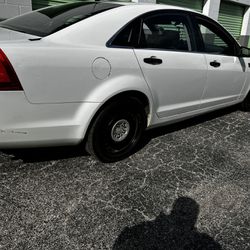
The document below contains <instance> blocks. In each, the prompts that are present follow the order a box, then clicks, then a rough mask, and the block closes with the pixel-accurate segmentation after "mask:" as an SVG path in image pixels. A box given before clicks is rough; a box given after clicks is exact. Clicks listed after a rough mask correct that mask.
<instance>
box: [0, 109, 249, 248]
mask: <svg viewBox="0 0 250 250" xmlns="http://www.w3.org/2000/svg"><path fill="white" fill-rule="evenodd" d="M249 169H250V114H249V113H243V112H241V111H238V110H237V108H235V107H233V108H230V109H226V110H223V111H219V112H215V113H212V114H208V115H204V116H202V117H199V118H193V119H191V120H188V121H184V122H181V123H178V124H175V125H171V126H166V127H163V128H158V129H154V130H150V131H148V132H147V133H146V135H145V141H144V143H143V145H142V146H141V148H140V149H139V150H138V152H137V153H135V154H134V155H132V156H131V157H129V158H127V159H125V160H123V161H121V162H118V163H113V164H102V163H100V162H98V161H96V160H95V159H94V158H92V157H90V156H89V155H87V154H86V153H84V152H83V151H82V150H81V147H73V148H51V149H36V150H35V149H32V150H31V149H30V150H15V151H14V150H10V151H2V152H0V249H1V250H2V249H8V250H9V249H70V250H71V249H73V250H74V249H114V250H115V249H187V250H188V249H237V250H238V249H239V250H242V249H250V232H249V231H250V220H249V219H250V211H249V210H250V202H249V190H250V189H249V183H250V180H249V177H250V171H249Z"/></svg>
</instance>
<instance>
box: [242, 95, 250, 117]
mask: <svg viewBox="0 0 250 250" xmlns="http://www.w3.org/2000/svg"><path fill="white" fill-rule="evenodd" d="M241 109H242V110H243V111H247V112H250V92H249V93H248V95H247V96H246V98H245V99H244V101H243V102H242V103H241Z"/></svg>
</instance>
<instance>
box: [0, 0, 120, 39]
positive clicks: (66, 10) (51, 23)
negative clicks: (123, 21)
mask: <svg viewBox="0 0 250 250" xmlns="http://www.w3.org/2000/svg"><path fill="white" fill-rule="evenodd" d="M119 6H121V5H120V4H112V3H96V2H75V3H70V4H63V5H58V6H53V7H48V8H44V9H40V10H38V11H33V12H30V13H28V14H25V15H22V16H20V17H15V18H12V19H9V20H6V21H3V22H1V23H0V27H3V28H7V29H11V30H16V31H19V32H23V33H28V34H31V35H36V36H40V37H45V36H48V35H50V34H53V33H55V32H57V31H59V30H62V29H64V28H66V27H68V26H70V25H72V24H75V23H77V22H79V21H82V20H84V19H86V18H88V17H91V16H94V15H96V14H98V13H101V12H104V11H107V10H110V9H113V8H116V7H119Z"/></svg>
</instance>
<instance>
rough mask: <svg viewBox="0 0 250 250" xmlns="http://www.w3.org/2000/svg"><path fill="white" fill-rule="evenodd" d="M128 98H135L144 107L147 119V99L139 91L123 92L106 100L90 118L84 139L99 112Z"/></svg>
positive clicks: (148, 106) (148, 105) (148, 104)
mask: <svg viewBox="0 0 250 250" xmlns="http://www.w3.org/2000/svg"><path fill="white" fill-rule="evenodd" d="M128 97H130V98H131V97H132V98H135V99H137V100H138V101H139V102H141V104H142V105H143V107H144V110H145V113H146V115H147V117H148V116H149V114H150V103H149V100H148V97H147V96H146V95H145V94H143V93H142V92H139V91H125V92H122V93H119V94H117V95H115V96H113V97H111V98H110V99H108V100H107V101H106V102H105V103H104V104H103V105H102V106H101V107H100V108H99V110H98V111H97V112H96V114H95V115H94V117H93V118H92V120H91V122H90V124H89V126H88V129H87V131H86V134H85V139H86V136H88V134H89V130H90V128H91V126H92V124H93V122H94V121H95V119H96V117H97V116H98V114H99V113H100V112H101V110H102V109H103V108H105V107H106V106H107V105H109V104H110V103H111V102H113V101H116V100H121V99H122V98H128Z"/></svg>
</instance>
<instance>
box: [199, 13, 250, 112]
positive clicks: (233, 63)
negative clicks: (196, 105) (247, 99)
mask: <svg viewBox="0 0 250 250" xmlns="http://www.w3.org/2000/svg"><path fill="white" fill-rule="evenodd" d="M196 20H197V30H198V34H197V35H196V37H197V38H199V39H200V46H201V51H202V52H203V53H204V55H205V58H206V61H207V65H208V75H207V84H206V87H205V92H204V96H203V98H202V105H201V108H206V107H210V106H216V105H220V104H227V103H231V102H233V101H236V100H237V99H238V98H239V95H240V92H241V90H242V87H243V85H244V83H245V80H246V73H245V71H246V67H247V65H246V64H245V62H244V60H243V59H242V58H239V57H237V56H236V54H237V46H238V45H237V43H236V42H235V40H234V39H233V38H232V37H231V36H230V35H229V34H228V33H227V32H226V31H225V30H224V29H223V28H222V27H221V26H219V25H218V24H217V23H215V22H213V21H212V20H210V19H207V18H206V17H202V16H197V17H196Z"/></svg>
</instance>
